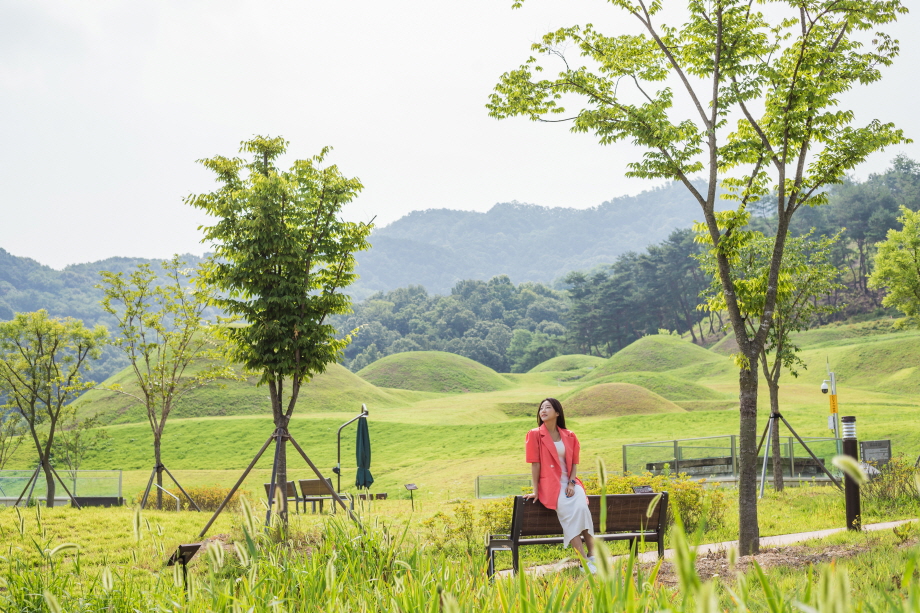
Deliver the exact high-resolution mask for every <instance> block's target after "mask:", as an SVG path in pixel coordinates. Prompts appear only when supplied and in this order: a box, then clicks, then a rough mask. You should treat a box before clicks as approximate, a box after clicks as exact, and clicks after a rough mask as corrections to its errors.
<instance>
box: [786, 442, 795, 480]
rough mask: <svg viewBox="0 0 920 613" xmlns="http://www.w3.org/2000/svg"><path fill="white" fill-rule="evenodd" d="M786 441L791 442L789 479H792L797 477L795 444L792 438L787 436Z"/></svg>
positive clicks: (789, 443)
mask: <svg viewBox="0 0 920 613" xmlns="http://www.w3.org/2000/svg"><path fill="white" fill-rule="evenodd" d="M786 439H787V440H788V441H789V442H788V443H787V445H789V478H790V479H792V478H794V477H795V443H793V442H792V437H791V436H787V437H786Z"/></svg>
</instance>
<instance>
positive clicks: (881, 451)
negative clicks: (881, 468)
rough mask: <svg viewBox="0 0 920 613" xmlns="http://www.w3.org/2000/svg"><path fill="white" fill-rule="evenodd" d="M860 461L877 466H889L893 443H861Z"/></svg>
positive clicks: (887, 441)
mask: <svg viewBox="0 0 920 613" xmlns="http://www.w3.org/2000/svg"><path fill="white" fill-rule="evenodd" d="M859 459H861V460H862V461H863V462H872V463H874V464H876V465H882V464H887V463H888V460H890V459H891V441H890V440H886V441H859Z"/></svg>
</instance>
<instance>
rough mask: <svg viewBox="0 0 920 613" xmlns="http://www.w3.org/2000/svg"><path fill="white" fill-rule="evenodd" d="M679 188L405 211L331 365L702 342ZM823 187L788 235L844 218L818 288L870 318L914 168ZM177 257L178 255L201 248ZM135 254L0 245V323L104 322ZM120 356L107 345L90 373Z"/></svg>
mask: <svg viewBox="0 0 920 613" xmlns="http://www.w3.org/2000/svg"><path fill="white" fill-rule="evenodd" d="M684 193H685V190H684V188H682V187H680V186H667V187H662V188H659V189H655V190H650V191H647V192H643V193H642V194H640V195H638V196H635V197H629V198H620V199H617V200H614V201H611V202H608V203H605V204H603V205H601V206H599V207H595V208H593V209H588V210H574V209H548V208H544V207H536V206H531V205H520V204H515V203H511V204H504V205H496V206H495V207H493V208H492V210H490V211H489V212H488V213H472V212H464V211H447V210H429V211H419V212H414V213H411V214H410V215H408V216H406V217H404V218H402V219H400V220H399V221H397V222H395V223H393V224H391V225H390V226H387V227H385V228H382V229H380V230H378V231H376V232H375V234H374V235H373V239H372V242H373V245H374V246H373V248H372V249H371V250H370V251H369V252H367V253H365V254H361V257H360V259H359V272H361V274H362V275H363V276H362V279H361V281H360V282H359V285H358V286H357V288H356V289H355V291H354V292H353V295H354V296H355V297H356V298H361V297H362V296H363V297H364V298H365V299H363V300H358V301H357V302H356V303H355V306H354V313H353V314H352V315H349V316H342V317H339V318H337V319H336V322H335V323H336V325H337V326H338V328H339V330H340V331H342V333H343V334H344V333H347V332H349V331H351V330H353V329H358V333H357V335H356V337H355V341H354V342H353V343H352V344H351V345H350V346H349V347H348V349H347V350H346V353H345V360H344V362H345V365H346V366H348V367H349V368H351V369H352V370H355V371H356V370H360V369H361V368H363V367H364V366H366V365H367V364H370V363H371V362H373V361H375V360H377V359H379V358H381V357H383V356H386V355H389V354H392V353H397V352H401V351H413V350H429V349H437V350H441V351H449V352H453V353H457V354H460V355H464V356H467V357H470V358H472V359H474V360H477V361H479V362H481V363H483V364H486V365H488V366H490V367H492V368H494V369H495V370H498V371H500V372H509V371H510V372H523V371H526V370H529V369H530V368H531V367H532V366H534V365H536V364H538V363H540V362H542V361H544V360H546V359H549V358H551V357H553V356H555V355H559V354H563V353H589V354H594V355H600V356H608V355H611V354H612V353H613V352H615V351H617V350H618V349H619V348H621V347H623V346H625V345H627V344H629V343H630V342H632V341H633V340H635V339H637V338H639V337H641V336H642V335H644V334H650V333H654V332H656V331H658V330H659V329H668V330H674V331H677V332H679V333H681V334H684V333H689V334H690V335H691V338H692V340H694V341H696V342H702V339H703V338H704V337H708V336H711V335H712V334H713V332H714V331H715V329H714V324H713V323H712V322H710V321H707V322H706V323H705V324H704V318H703V313H702V312H700V311H699V310H698V309H697V305H698V304H699V298H698V295H699V292H700V290H702V289H703V287H704V285H706V280H705V279H704V278H703V277H702V275H701V274H700V271H699V269H698V267H697V264H696V261H695V260H694V259H693V258H692V257H691V256H692V255H693V254H694V253H696V251H697V250H698V249H699V246H698V245H696V244H695V243H694V242H693V236H692V233H691V231H690V230H689V229H688V227H689V225H690V224H691V223H692V221H693V219H694V218H695V216H696V215H697V214H698V210H699V209H698V207H697V206H696V204H695V203H693V202H691V201H688V200H687V198H686V197H685V196H684ZM829 196H830V203H829V204H828V205H826V206H823V207H818V208H815V209H809V208H806V209H803V210H801V211H800V212H799V213H798V214H797V215H796V217H795V218H794V225H793V232H794V233H795V234H803V233H806V232H808V231H809V230H810V229H811V228H814V229H815V231H816V233H817V234H819V235H822V234H823V235H833V234H834V233H836V232H837V231H838V230H840V229H841V228H845V229H846V230H845V231H844V233H843V237H842V240H841V241H840V242H839V243H838V244H837V246H836V248H835V251H834V263H835V265H836V266H837V267H838V269H839V271H840V275H841V280H842V281H843V283H844V285H845V289H842V290H839V291H838V292H836V293H835V294H834V295H832V296H828V297H827V300H828V301H830V302H832V303H834V304H837V305H840V306H842V307H843V309H842V311H841V312H840V313H838V314H837V315H836V316H835V317H839V318H846V317H851V316H857V315H864V314H881V313H882V312H883V311H882V309H881V295H879V294H878V293H877V292H874V291H872V290H870V289H868V288H867V286H866V275H867V274H868V273H869V272H871V270H870V269H871V260H872V255H873V253H874V249H875V244H876V243H877V242H878V241H880V240H882V239H884V237H885V234H886V233H887V231H888V230H889V229H890V228H893V227H895V226H896V225H897V222H896V217H897V209H898V206H899V205H905V206H907V207H908V208H910V209H912V210H918V209H920V164H917V163H916V162H914V161H913V160H910V159H908V158H906V157H897V158H895V160H894V161H893V163H892V166H891V168H890V169H889V170H888V171H886V172H885V173H882V174H877V175H872V176H870V177H869V178H868V179H867V180H866V181H862V182H859V181H855V180H850V179H848V180H845V181H844V182H843V183H842V184H840V185H837V186H834V187H833V188H832V189H831V191H830V194H829ZM751 210H752V212H753V213H754V218H753V220H752V225H753V226H754V227H756V228H757V229H760V230H763V231H764V232H770V231H771V228H773V227H774V225H775V218H774V216H773V214H772V211H771V203H770V201H768V200H765V201H763V202H759V203H756V204H755V205H753V206H752V207H751ZM184 259H185V260H186V262H187V263H188V265H189V266H190V267H193V266H196V265H197V264H198V263H199V262H200V259H201V258H199V257H196V256H192V255H186V256H184ZM142 262H151V263H154V264H156V263H157V261H155V260H145V259H140V258H110V259H107V260H102V261H99V262H93V263H90V264H78V265H72V266H68V267H67V268H65V269H64V270H61V271H57V270H53V269H51V268H49V267H48V266H43V265H42V264H40V263H38V262H36V261H34V260H31V259H28V258H20V257H16V256H13V255H11V254H9V253H7V252H6V251H4V250H3V249H0V319H9V318H10V317H12V314H13V313H14V312H17V311H33V310H37V309H40V308H44V309H47V310H48V311H49V313H51V314H52V315H55V316H70V317H76V318H79V319H82V320H83V321H84V322H85V323H87V324H88V325H95V324H103V325H108V326H110V327H111V324H112V323H113V322H111V321H109V319H108V317H107V316H106V315H105V313H104V312H103V311H102V309H101V308H100V306H99V300H100V298H101V292H99V290H96V289H95V288H94V287H93V286H94V285H95V284H97V283H98V282H99V271H102V270H110V271H128V270H130V269H132V268H134V267H135V266H136V265H137V264H139V263H142ZM155 267H157V266H155ZM374 288H379V290H380V291H373V290H374ZM717 324H718V321H716V322H715V328H717V327H718V325H717ZM122 366H123V363H122V361H121V357H120V356H119V355H118V354H117V353H116V352H115V351H114V349H112V348H110V349H109V350H108V351H107V352H106V354H105V356H104V358H103V360H102V361H101V362H100V363H99V364H97V366H96V370H95V375H94V376H95V378H96V379H102V378H105V377H106V376H108V375H109V374H111V373H112V372H114V371H116V370H117V369H119V368H121V367H122Z"/></svg>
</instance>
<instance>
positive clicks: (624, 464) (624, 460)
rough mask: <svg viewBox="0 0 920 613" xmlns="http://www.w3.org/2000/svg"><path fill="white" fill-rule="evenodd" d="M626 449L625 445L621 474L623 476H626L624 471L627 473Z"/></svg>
mask: <svg viewBox="0 0 920 613" xmlns="http://www.w3.org/2000/svg"><path fill="white" fill-rule="evenodd" d="M626 447H627V446H626V445H623V474H624V475H625V474H626V471H627V468H626Z"/></svg>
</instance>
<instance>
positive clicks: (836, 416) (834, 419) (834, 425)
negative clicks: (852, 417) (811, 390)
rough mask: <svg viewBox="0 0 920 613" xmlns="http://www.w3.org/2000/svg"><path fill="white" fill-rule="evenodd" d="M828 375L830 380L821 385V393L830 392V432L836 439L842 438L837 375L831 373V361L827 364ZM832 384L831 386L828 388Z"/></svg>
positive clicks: (828, 420) (828, 423)
mask: <svg viewBox="0 0 920 613" xmlns="http://www.w3.org/2000/svg"><path fill="white" fill-rule="evenodd" d="M827 375H828V376H829V377H830V379H825V380H824V383H823V384H822V385H821V391H822V392H824V393H825V394H826V393H827V392H828V391H830V405H831V406H830V408H831V413H830V415H829V416H828V418H827V428H828V430H833V431H834V438H836V439H839V438H840V413H839V407H838V405H837V375H836V374H835V373H833V372H831V365H830V361H828V363H827ZM828 384H830V386H828Z"/></svg>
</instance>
